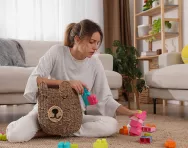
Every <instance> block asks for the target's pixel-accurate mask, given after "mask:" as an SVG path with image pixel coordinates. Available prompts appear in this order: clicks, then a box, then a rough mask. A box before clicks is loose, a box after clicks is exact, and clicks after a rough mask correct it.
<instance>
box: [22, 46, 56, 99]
mask: <svg viewBox="0 0 188 148" xmlns="http://www.w3.org/2000/svg"><path fill="white" fill-rule="evenodd" d="M56 57H57V45H54V46H52V47H51V48H50V49H49V50H48V51H47V52H46V53H45V54H44V56H42V57H41V58H40V60H39V63H38V65H37V66H36V67H35V69H34V70H33V72H32V73H31V75H30V76H29V78H28V81H27V84H26V88H25V92H24V95H23V96H24V97H25V98H26V99H27V100H29V101H30V102H32V103H36V102H37V99H36V93H37V91H38V86H37V80H36V79H37V77H38V76H40V77H46V78H47V77H48V76H50V73H51V71H52V69H53V66H54V64H55V61H56Z"/></svg>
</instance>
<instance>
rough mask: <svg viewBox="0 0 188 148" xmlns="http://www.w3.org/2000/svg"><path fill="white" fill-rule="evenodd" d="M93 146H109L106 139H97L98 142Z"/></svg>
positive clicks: (101, 147) (98, 147) (97, 147)
mask: <svg viewBox="0 0 188 148" xmlns="http://www.w3.org/2000/svg"><path fill="white" fill-rule="evenodd" d="M93 148H108V143H107V141H106V139H102V140H100V139H97V140H96V142H94V143H93Z"/></svg>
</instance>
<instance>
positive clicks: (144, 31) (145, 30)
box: [138, 24, 149, 37]
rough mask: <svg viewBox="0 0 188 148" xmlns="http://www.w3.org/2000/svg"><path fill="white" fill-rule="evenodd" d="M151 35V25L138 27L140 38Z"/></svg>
mask: <svg viewBox="0 0 188 148" xmlns="http://www.w3.org/2000/svg"><path fill="white" fill-rule="evenodd" d="M148 33H149V25H144V24H143V25H139V26H138V36H139V37H142V36H145V35H148Z"/></svg>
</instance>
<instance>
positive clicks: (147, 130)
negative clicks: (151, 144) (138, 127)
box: [142, 126, 156, 133]
mask: <svg viewBox="0 0 188 148" xmlns="http://www.w3.org/2000/svg"><path fill="white" fill-rule="evenodd" d="M142 131H143V132H150V133H152V132H155V131H156V128H155V127H147V126H142Z"/></svg>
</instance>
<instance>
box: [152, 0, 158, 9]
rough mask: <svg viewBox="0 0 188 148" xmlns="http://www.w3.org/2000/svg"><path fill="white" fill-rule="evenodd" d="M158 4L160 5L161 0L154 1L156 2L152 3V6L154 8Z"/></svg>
mask: <svg viewBox="0 0 188 148" xmlns="http://www.w3.org/2000/svg"><path fill="white" fill-rule="evenodd" d="M157 6H159V0H157V1H154V2H153V3H152V7H153V8H154V7H157Z"/></svg>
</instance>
